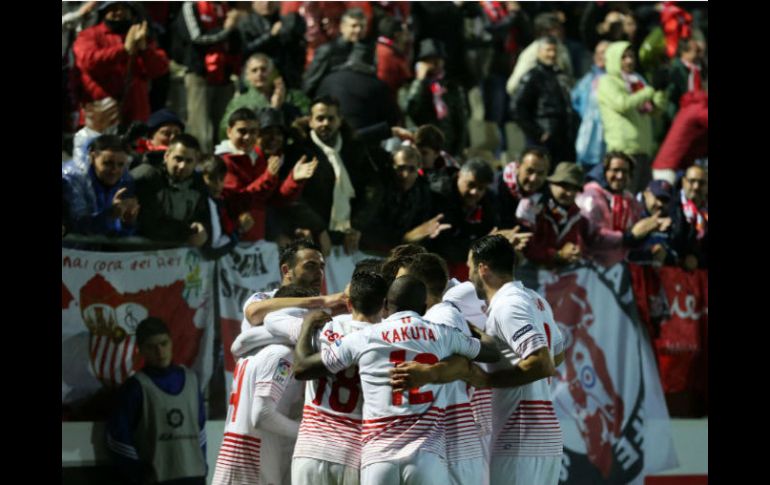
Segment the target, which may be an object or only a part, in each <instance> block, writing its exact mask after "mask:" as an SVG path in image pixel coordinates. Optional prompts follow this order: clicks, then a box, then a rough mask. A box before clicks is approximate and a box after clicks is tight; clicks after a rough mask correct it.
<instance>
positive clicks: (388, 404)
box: [213, 235, 563, 485]
mask: <svg viewBox="0 0 770 485" xmlns="http://www.w3.org/2000/svg"><path fill="white" fill-rule="evenodd" d="M515 259H516V255H515V252H514V249H513V247H512V246H511V244H510V242H509V241H508V240H507V239H506V238H505V237H503V236H500V235H493V236H485V237H482V238H481V239H479V240H477V241H475V242H474V243H473V244H472V246H471V249H470V251H469V254H468V267H469V273H470V276H469V278H470V281H467V282H463V283H461V282H459V281H457V280H454V279H453V280H449V278H448V272H447V267H446V263H445V262H444V260H443V259H442V258H441V257H440V256H438V255H436V254H433V253H428V252H425V250H424V249H422V248H421V247H420V246H415V245H404V246H399V247H398V248H396V249H394V250H393V251H392V252H391V255H390V257H389V258H388V259H387V260H385V261H380V260H374V259H367V260H363V261H361V262H360V263H358V264H357V265H356V269H355V271H354V273H353V276H352V278H351V281H350V283H349V284H348V285H347V287H346V289H345V291H344V292H343V293H340V294H333V295H325V296H321V295H320V293H321V288H322V284H323V274H324V259H323V256H322V254H321V252H320V250H319V248H318V247H317V246H316V245H315V244H314V243H312V242H311V241H308V240H296V241H294V242H292V243H291V244H289V245H288V246H287V247H286V248H284V249H283V250H282V252H281V258H280V264H281V274H282V278H283V279H282V282H281V287H280V288H279V289H277V290H276V291H274V292H271V293H255V294H254V295H252V296H251V297H250V298H249V299H248V300H247V301H246V302H245V303H244V322H243V329H242V332H241V334H240V335H239V337H238V338H237V339H236V341H235V342H234V343H233V346H232V349H231V350H232V351H233V354H234V355H235V356H236V357H238V362H237V366H236V370H235V373H234V378H233V383H232V392H231V394H230V400H229V408H228V414H227V419H226V422H225V432H224V438H223V441H222V445H221V447H220V451H219V456H218V458H217V462H216V468H215V470H214V477H213V484H214V485H232V484H263V485H264V484H271V485H278V484H289V483H291V484H292V485H311V484H312V485H327V484H329V485H331V484H340V485H343V484H344V485H348V484H359V483H361V484H362V485H374V484H401V483H403V484H436V485H446V484H457V485H460V484H480V485H486V484H490V483H491V484H492V485H497V484H527V485H533V484H534V485H551V484H552V485H555V484H556V483H557V482H558V479H559V474H560V470H561V455H562V434H561V428H560V426H559V421H558V419H557V417H556V414H555V412H554V408H553V404H552V400H551V391H550V378H551V377H553V376H555V375H556V370H555V369H556V366H558V365H559V364H560V363H561V361H562V360H563V349H562V345H563V340H562V337H561V333H560V331H559V329H558V327H557V326H556V324H555V323H554V319H553V314H552V311H551V308H550V306H549V305H548V303H547V302H546V301H545V299H543V298H542V297H540V296H539V295H538V294H537V293H535V292H534V291H532V290H529V289H527V288H525V287H524V286H523V285H522V284H521V282H518V281H515V280H514V276H513V270H514V266H515V263H516V261H515ZM302 381H305V382H302Z"/></svg>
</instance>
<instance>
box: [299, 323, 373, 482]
mask: <svg viewBox="0 0 770 485" xmlns="http://www.w3.org/2000/svg"><path fill="white" fill-rule="evenodd" d="M370 325H372V324H370V323H366V322H358V321H355V320H352V319H349V318H340V319H337V318H335V319H334V320H333V321H331V322H329V323H327V324H326V325H325V326H324V327H323V328H322V329H321V331H320V332H319V335H318V340H317V343H318V344H319V348H323V347H325V346H329V345H334V343H335V342H336V341H337V340H339V339H340V338H342V337H343V336H345V335H350V334H352V333H354V332H357V331H359V330H363V329H366V328H368V327H369V326H370ZM363 402H364V396H363V393H362V391H361V382H360V379H359V377H358V367H356V366H353V367H350V368H348V369H345V370H341V371H339V372H338V373H336V374H335V375H332V376H325V377H320V378H318V379H315V380H312V381H308V382H307V383H306V384H305V405H304V409H303V413H302V424H301V425H300V428H299V436H298V437H297V444H296V446H295V448H294V457H295V458H313V459H316V460H324V461H330V462H333V463H340V464H343V465H347V466H351V467H354V468H359V467H360V464H361V420H362V408H363Z"/></svg>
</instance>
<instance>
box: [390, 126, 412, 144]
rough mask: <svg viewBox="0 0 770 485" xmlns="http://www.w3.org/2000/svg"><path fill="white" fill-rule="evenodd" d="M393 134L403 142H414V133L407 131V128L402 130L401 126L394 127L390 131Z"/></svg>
mask: <svg viewBox="0 0 770 485" xmlns="http://www.w3.org/2000/svg"><path fill="white" fill-rule="evenodd" d="M390 132H391V134H393V136H395V137H397V138H398V139H400V140H401V141H411V142H414V133H412V132H411V131H409V130H407V129H406V128H402V127H400V126H394V127H392V128H391V129H390Z"/></svg>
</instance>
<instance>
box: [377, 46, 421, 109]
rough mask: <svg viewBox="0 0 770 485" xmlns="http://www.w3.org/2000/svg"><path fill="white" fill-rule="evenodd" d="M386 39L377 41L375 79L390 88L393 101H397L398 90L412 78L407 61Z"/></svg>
mask: <svg viewBox="0 0 770 485" xmlns="http://www.w3.org/2000/svg"><path fill="white" fill-rule="evenodd" d="M391 42H392V41H391V40H390V39H388V38H386V37H380V38H379V39H378V40H377V77H378V78H379V79H380V80H382V81H383V82H384V83H385V84H387V85H388V87H389V88H390V92H391V93H392V94H393V99H395V100H397V98H398V90H399V88H401V86H403V85H404V84H406V82H407V81H409V80H410V79H411V78H412V69H411V68H410V67H409V59H407V57H406V56H405V55H404V54H402V53H400V52H399V51H398V50H397V49H396V48H395V47H394V46H391V45H389V43H391Z"/></svg>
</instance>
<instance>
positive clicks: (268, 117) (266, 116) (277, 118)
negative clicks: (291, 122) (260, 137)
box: [257, 108, 286, 131]
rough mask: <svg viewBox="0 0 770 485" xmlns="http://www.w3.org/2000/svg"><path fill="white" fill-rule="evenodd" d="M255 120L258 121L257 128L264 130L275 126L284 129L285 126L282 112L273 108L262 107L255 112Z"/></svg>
mask: <svg viewBox="0 0 770 485" xmlns="http://www.w3.org/2000/svg"><path fill="white" fill-rule="evenodd" d="M257 122H258V123H259V129H260V130H264V129H266V128H271V127H273V126H277V127H279V128H281V130H283V131H286V127H285V126H284V123H283V113H281V112H280V111H278V110H277V109H275V108H264V109H262V110H260V111H259V113H257Z"/></svg>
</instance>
